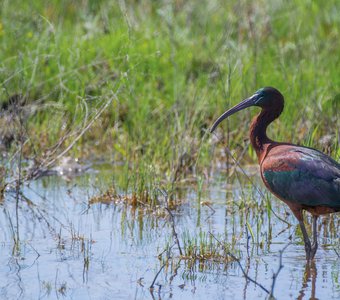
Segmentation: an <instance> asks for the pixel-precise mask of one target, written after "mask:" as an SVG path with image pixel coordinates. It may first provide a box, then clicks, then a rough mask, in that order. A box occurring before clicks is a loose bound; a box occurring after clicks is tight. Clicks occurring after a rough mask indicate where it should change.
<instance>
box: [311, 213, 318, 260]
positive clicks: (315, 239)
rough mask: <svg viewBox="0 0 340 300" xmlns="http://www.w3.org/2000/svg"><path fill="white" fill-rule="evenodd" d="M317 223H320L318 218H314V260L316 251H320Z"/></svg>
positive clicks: (312, 252) (312, 256)
mask: <svg viewBox="0 0 340 300" xmlns="http://www.w3.org/2000/svg"><path fill="white" fill-rule="evenodd" d="M317 223H318V216H313V245H312V251H311V259H313V258H314V256H315V253H316V250H317V249H318V229H317Z"/></svg>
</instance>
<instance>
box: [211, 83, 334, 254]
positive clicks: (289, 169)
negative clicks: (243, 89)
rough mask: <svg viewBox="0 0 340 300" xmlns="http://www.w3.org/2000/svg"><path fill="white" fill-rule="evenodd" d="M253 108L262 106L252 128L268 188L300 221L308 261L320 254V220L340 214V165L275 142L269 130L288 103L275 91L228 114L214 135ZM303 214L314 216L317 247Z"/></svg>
mask: <svg viewBox="0 0 340 300" xmlns="http://www.w3.org/2000/svg"><path fill="white" fill-rule="evenodd" d="M249 106H259V107H261V108H262V111H261V113H260V114H259V115H258V116H257V117H255V118H254V120H253V122H252V124H251V127H250V140H251V143H252V146H253V147H254V149H255V151H256V154H257V157H258V161H259V164H260V170H261V177H262V180H263V182H264V184H265V185H266V187H267V188H268V189H269V190H270V191H271V192H272V193H273V194H274V195H276V196H277V197H278V198H279V199H281V200H282V201H284V202H285V203H286V204H287V205H288V206H289V207H290V209H291V210H292V211H293V213H294V215H295V216H296V217H297V219H298V220H299V223H300V226H301V230H302V234H303V237H304V242H305V249H306V256H307V259H308V260H309V259H312V258H313V257H314V255H315V253H316V250H317V229H316V223H317V218H318V216H319V215H321V214H326V213H333V212H337V211H340V164H339V163H337V162H336V161H335V160H333V159H332V158H330V157H329V156H327V155H325V154H324V153H322V152H320V151H317V150H315V149H312V148H307V147H301V146H297V145H293V144H288V143H279V142H275V141H272V140H271V139H269V138H268V137H267V135H266V129H267V126H268V125H269V124H270V123H271V122H272V121H273V120H275V119H276V118H277V117H278V116H279V115H280V114H281V112H282V110H283V106H284V100H283V96H282V95H281V93H280V92H279V91H278V90H276V89H274V88H263V89H261V90H259V91H257V92H256V93H255V94H254V95H253V96H252V97H250V98H248V99H246V100H244V101H242V102H241V103H240V104H238V105H236V106H235V107H233V108H231V109H230V110H228V111H226V112H225V113H224V114H223V115H222V116H221V117H220V118H219V119H218V120H217V121H216V122H215V123H214V125H213V127H212V129H211V131H213V130H214V129H215V128H216V126H217V125H218V124H219V123H220V122H221V121H222V120H223V119H225V118H227V117H228V116H230V115H232V114H234V113H235V112H237V111H239V110H242V109H244V108H246V107H249ZM302 210H307V211H308V212H310V213H311V214H312V215H313V245H312V244H311V242H310V240H309V237H308V235H307V231H306V229H305V226H304V223H303V215H302Z"/></svg>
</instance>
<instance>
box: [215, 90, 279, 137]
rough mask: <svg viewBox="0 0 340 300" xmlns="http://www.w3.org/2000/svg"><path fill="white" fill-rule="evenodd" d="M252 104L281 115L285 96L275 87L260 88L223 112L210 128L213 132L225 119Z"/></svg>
mask: <svg viewBox="0 0 340 300" xmlns="http://www.w3.org/2000/svg"><path fill="white" fill-rule="evenodd" d="M250 106H259V107H261V108H262V109H265V110H268V111H273V112H275V114H277V115H279V114H280V113H281V112H282V110H283V96H282V94H281V93H280V92H279V91H278V90H277V89H275V88H273V87H265V88H262V89H259V90H258V91H257V92H256V93H255V94H254V95H252V96H251V97H249V98H247V99H245V100H243V101H242V102H240V103H239V104H237V105H235V106H234V107H232V108H230V109H229V110H227V111H226V112H225V113H223V114H222V115H221V116H220V117H219V118H218V119H217V120H216V121H215V123H214V125H213V126H212V127H211V129H210V132H213V131H214V130H215V128H216V127H217V125H218V124H220V123H221V122H222V121H223V120H224V119H226V118H228V117H229V116H231V115H232V114H234V113H236V112H238V111H240V110H242V109H245V108H247V107H250Z"/></svg>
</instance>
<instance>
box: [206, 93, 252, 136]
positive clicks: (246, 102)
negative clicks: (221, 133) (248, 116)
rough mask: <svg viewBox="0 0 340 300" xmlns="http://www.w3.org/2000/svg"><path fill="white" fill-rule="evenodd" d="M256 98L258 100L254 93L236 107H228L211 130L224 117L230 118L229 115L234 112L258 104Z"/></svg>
mask: <svg viewBox="0 0 340 300" xmlns="http://www.w3.org/2000/svg"><path fill="white" fill-rule="evenodd" d="M256 100H257V95H256V94H255V95H253V96H251V97H249V98H247V99H245V100H243V101H242V102H240V103H239V104H237V105H235V106H234V107H232V108H230V109H228V110H227V111H226V112H225V113H223V114H222V115H221V116H220V117H219V118H218V119H217V120H216V121H215V123H214V124H213V126H212V127H211V129H210V132H213V131H214V130H215V129H216V127H217V126H218V124H220V123H221V122H222V121H223V120H224V119H226V118H228V117H229V116H231V115H232V114H234V113H236V112H238V111H240V110H242V109H245V108H247V107H249V106H254V105H256V103H255V102H256Z"/></svg>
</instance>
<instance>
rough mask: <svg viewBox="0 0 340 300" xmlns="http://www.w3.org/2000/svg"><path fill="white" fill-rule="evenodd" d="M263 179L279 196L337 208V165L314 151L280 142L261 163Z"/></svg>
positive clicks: (339, 177) (339, 185)
mask: <svg viewBox="0 0 340 300" xmlns="http://www.w3.org/2000/svg"><path fill="white" fill-rule="evenodd" d="M261 172H262V176H263V180H264V182H265V183H266V185H267V186H268V187H269V188H270V190H271V191H272V192H273V193H274V194H276V195H278V196H279V197H280V198H281V199H283V200H287V201H291V202H295V203H297V204H302V205H309V206H319V205H322V206H328V207H334V208H337V207H339V208H340V164H339V163H337V162H336V161H335V160H333V159H332V158H330V157H329V156H327V155H325V154H324V153H322V152H319V151H317V150H314V149H311V148H306V147H298V146H293V145H290V146H288V145H280V146H277V147H274V148H272V149H271V150H269V151H268V154H267V157H266V158H265V159H264V160H263V162H262V164H261Z"/></svg>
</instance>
